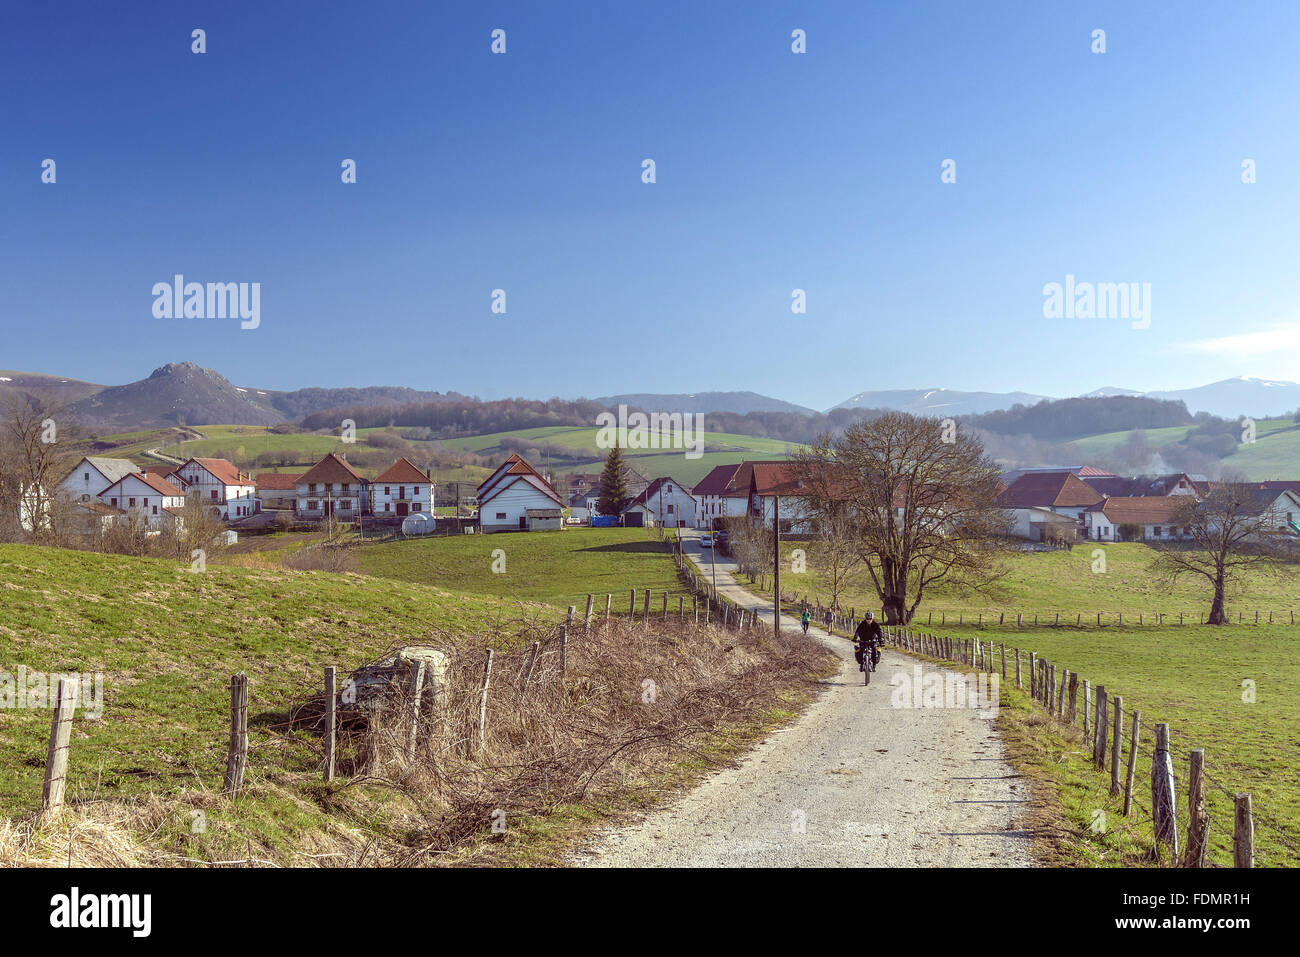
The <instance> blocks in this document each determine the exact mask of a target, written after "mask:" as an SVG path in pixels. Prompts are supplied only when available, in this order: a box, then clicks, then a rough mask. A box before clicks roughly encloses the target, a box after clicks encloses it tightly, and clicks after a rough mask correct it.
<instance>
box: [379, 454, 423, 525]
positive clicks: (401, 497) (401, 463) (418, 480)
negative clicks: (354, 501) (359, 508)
mask: <svg viewBox="0 0 1300 957" xmlns="http://www.w3.org/2000/svg"><path fill="white" fill-rule="evenodd" d="M370 499H371V502H370V508H371V511H373V512H374V514H375V515H384V516H389V517H395V518H402V517H405V516H407V515H410V514H413V513H415V512H430V513H431V512H432V511H433V480H432V479H431V478H429V476H427V475H425V474H424V473H423V472H421V471H420V470H419V469H418V468H416V467H415V464H414V463H413V462H412V461H411V460H410V459H408V458H406V457H405V456H403V457H402V458H400V459H398V460H397V461H396V462H394V463H393V464H392V465H390V466H389V467H388V468H386V469H384V471H382V472H380V473H379V475H378V476H376V477H375V479H374V480H373V481H372V482H371V483H370Z"/></svg>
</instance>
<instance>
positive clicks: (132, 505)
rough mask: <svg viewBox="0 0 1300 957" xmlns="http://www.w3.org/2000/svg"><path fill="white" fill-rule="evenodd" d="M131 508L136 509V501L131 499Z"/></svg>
mask: <svg viewBox="0 0 1300 957" xmlns="http://www.w3.org/2000/svg"><path fill="white" fill-rule="evenodd" d="M131 507H132V508H135V499H131Z"/></svg>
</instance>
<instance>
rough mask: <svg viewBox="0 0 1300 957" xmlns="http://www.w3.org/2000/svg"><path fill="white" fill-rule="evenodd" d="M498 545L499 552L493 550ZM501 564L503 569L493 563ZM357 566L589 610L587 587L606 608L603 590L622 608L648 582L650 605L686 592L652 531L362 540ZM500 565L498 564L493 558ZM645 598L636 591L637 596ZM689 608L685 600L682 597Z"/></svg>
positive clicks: (665, 549) (488, 593)
mask: <svg viewBox="0 0 1300 957" xmlns="http://www.w3.org/2000/svg"><path fill="white" fill-rule="evenodd" d="M498 550H500V552H501V553H503V554H499V555H494V553H496V552H498ZM499 561H503V562H504V569H505V570H504V572H494V571H493V566H494V564H496V563H498V562H499ZM360 562H361V568H362V570H363V571H364V572H366V573H367V574H370V575H375V576H378V577H381V578H395V579H399V580H401V581H407V582H419V583H428V584H436V585H438V586H439V587H442V588H448V589H452V590H454V591H458V592H465V593H469V594H475V595H483V596H490V597H493V598H503V599H509V600H521V601H529V602H545V603H546V604H548V605H553V606H555V607H557V608H567V607H568V606H569V605H575V606H577V609H578V613H579V614H581V613H582V612H583V611H584V610H585V609H586V604H587V593H588V592H591V593H592V594H594V595H596V596H597V608H598V610H599V611H600V612H601V613H602V614H603V613H604V607H605V594H606V593H609V594H612V595H613V596H614V599H613V609H614V611H616V612H626V611H627V606H628V591H629V589H632V588H635V589H637V591H638V592H641V591H643V590H644V589H646V588H649V589H650V590H651V591H652V592H653V593H654V595H653V604H652V610H659V609H660V608H661V607H662V606H661V604H660V602H662V598H661V597H660V595H661V594H662V593H663V592H667V593H668V594H669V595H670V596H672V597H671V599H670V604H671V606H672V608H673V609H674V610H675V609H676V607H677V604H676V602H677V596H678V595H686V594H688V592H687V589H685V588H684V587H683V586H682V584H681V583H680V582H679V581H678V579H677V569H676V567H675V566H674V565H673V563H672V560H671V558H670V557H669V552H668V547H667V546H666V545H664V544H663V543H661V542H660V541H659V540H658V539H657V538H656V537H655V535H654V533H653V532H652V531H650V530H649V529H639V528H566V529H564V530H562V531H556V532H502V533H498V534H494V535H460V536H443V537H437V538H423V539H407V540H405V541H397V542H387V543H384V544H382V545H368V546H365V547H364V548H363V549H362V550H361V553H360ZM497 567H498V568H499V567H502V565H501V564H497ZM641 600H643V599H642V598H641V597H640V596H638V601H641ZM687 605H688V607H689V599H688V602H687Z"/></svg>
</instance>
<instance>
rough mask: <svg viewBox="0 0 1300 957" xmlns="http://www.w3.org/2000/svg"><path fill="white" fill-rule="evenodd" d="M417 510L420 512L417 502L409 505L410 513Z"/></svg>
mask: <svg viewBox="0 0 1300 957" xmlns="http://www.w3.org/2000/svg"><path fill="white" fill-rule="evenodd" d="M419 510H420V503H419V502H415V503H414V504H412V505H411V511H412V512H418V511H419Z"/></svg>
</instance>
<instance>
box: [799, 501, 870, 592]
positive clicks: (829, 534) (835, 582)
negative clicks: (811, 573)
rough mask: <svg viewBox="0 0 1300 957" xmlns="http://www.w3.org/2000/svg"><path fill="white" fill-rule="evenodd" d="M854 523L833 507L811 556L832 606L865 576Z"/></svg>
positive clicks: (824, 518)
mask: <svg viewBox="0 0 1300 957" xmlns="http://www.w3.org/2000/svg"><path fill="white" fill-rule="evenodd" d="M854 529H855V526H854V522H853V519H852V518H851V516H849V515H848V514H847V511H846V510H844V509H836V508H834V507H833V505H832V507H830V508H828V509H827V514H826V515H825V516H823V518H822V521H821V522H820V523H819V527H818V530H817V536H816V538H815V539H814V543H815V547H814V548H812V549H811V550H810V554H809V556H808V558H809V561H810V562H811V564H812V566H813V567H814V568H816V569H817V571H819V572H820V573H821V577H822V579H823V581H825V583H826V586H827V588H829V589H830V593H831V607H832V608H839V606H840V596H841V595H843V594H844V593H845V592H846V591H848V589H849V588H850V587H851V586H853V585H855V584H857V582H858V580H859V579H860V578H861V577H862V555H861V554H860V553H859V552H858V543H857V540H856V538H855V537H854Z"/></svg>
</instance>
